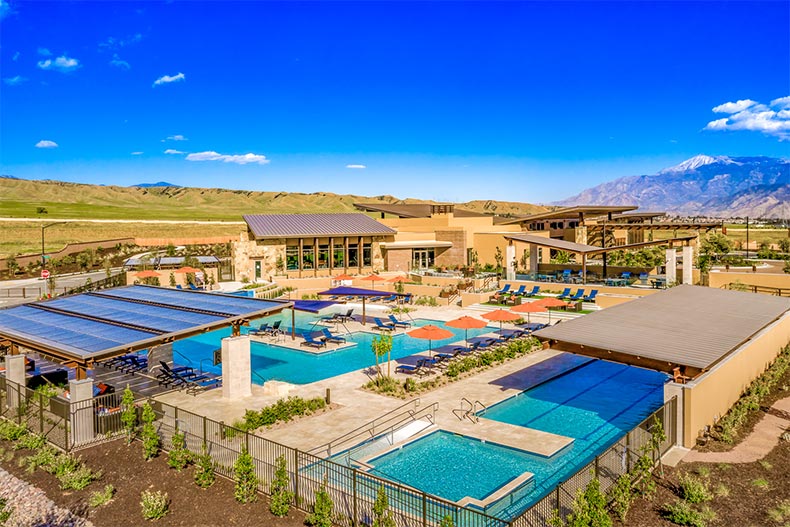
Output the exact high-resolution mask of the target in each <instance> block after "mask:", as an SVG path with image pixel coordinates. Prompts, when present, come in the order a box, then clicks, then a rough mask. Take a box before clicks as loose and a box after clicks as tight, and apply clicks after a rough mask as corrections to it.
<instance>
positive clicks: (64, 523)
mask: <svg viewBox="0 0 790 527" xmlns="http://www.w3.org/2000/svg"><path fill="white" fill-rule="evenodd" d="M0 498H3V499H5V500H6V502H7V503H6V508H7V509H11V510H12V511H13V512H12V514H11V518H9V519H8V521H7V522H6V523H5V525H6V526H7V527H39V526H40V527H44V526H47V527H93V524H92V523H91V522H89V521H87V520H84V519H82V518H79V517H78V516H75V515H73V514H72V513H71V512H70V511H68V510H66V509H63V508H61V507H58V506H57V505H55V503H54V502H52V500H50V499H49V498H47V496H46V494H44V492H43V491H41V490H39V489H37V488H36V487H34V486H32V485H30V484H29V483H27V482H25V481H22V480H21V479H18V478H16V477H14V476H12V475H11V474H9V473H8V472H6V471H5V470H3V469H0Z"/></svg>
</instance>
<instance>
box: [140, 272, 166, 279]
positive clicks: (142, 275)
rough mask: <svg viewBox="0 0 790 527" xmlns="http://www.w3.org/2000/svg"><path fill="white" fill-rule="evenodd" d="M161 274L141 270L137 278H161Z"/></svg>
mask: <svg viewBox="0 0 790 527" xmlns="http://www.w3.org/2000/svg"><path fill="white" fill-rule="evenodd" d="M160 276H161V275H160V274H159V273H157V272H156V271H140V272H139V273H137V275H136V277H137V278H159V277H160Z"/></svg>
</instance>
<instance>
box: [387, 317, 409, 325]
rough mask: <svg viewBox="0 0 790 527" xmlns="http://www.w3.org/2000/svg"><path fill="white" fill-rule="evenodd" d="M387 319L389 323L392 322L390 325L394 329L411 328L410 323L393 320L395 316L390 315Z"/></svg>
mask: <svg viewBox="0 0 790 527" xmlns="http://www.w3.org/2000/svg"><path fill="white" fill-rule="evenodd" d="M389 319H390V322H392V325H393V326H395V327H396V328H410V327H411V322H406V321H405V320H398V319H397V318H395V315H390V316H389Z"/></svg>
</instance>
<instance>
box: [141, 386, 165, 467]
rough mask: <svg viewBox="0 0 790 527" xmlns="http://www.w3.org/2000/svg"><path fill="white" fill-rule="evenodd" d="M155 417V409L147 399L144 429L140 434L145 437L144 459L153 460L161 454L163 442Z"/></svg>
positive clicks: (144, 407) (144, 409)
mask: <svg viewBox="0 0 790 527" xmlns="http://www.w3.org/2000/svg"><path fill="white" fill-rule="evenodd" d="M155 419H156V414H155V413H154V409H153V408H152V407H151V405H150V404H149V403H148V401H146V402H145V403H144V404H143V430H142V432H141V434H140V435H141V436H142V439H143V459H145V460H146V461H151V460H152V459H153V458H155V457H156V456H158V455H159V448H160V446H161V444H162V443H161V441H160V439H159V434H157V433H156V428H155V427H154V420H155Z"/></svg>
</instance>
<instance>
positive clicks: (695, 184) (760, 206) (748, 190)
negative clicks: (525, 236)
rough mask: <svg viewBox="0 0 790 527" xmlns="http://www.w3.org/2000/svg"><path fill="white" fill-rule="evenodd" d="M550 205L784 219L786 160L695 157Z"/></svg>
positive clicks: (788, 204)
mask: <svg viewBox="0 0 790 527" xmlns="http://www.w3.org/2000/svg"><path fill="white" fill-rule="evenodd" d="M554 204H555V205H562V206H572V205H638V206H639V208H640V209H641V210H650V211H666V212H667V213H669V214H672V215H677V216H709V217H718V218H735V217H745V216H750V217H753V218H772V219H773V218H790V160H788V159H780V158H772V157H727V156H706V155H698V156H694V157H692V158H691V159H687V160H686V161H683V162H682V163H680V164H678V165H675V166H673V167H669V168H666V169H664V170H661V171H659V172H658V173H656V174H653V175H641V176H628V177H622V178H619V179H615V180H613V181H609V182H607V183H602V184H600V185H597V186H595V187H592V188H589V189H587V190H584V191H582V192H580V193H579V194H577V195H576V196H573V197H571V198H568V199H565V200H562V201H559V202H556V203H554Z"/></svg>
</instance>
